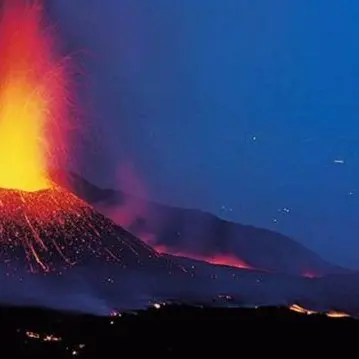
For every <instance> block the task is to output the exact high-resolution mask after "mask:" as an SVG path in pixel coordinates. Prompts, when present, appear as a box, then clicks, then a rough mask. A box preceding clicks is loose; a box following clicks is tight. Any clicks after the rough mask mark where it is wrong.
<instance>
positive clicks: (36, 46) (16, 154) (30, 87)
mask: <svg viewBox="0 0 359 359" xmlns="http://www.w3.org/2000/svg"><path fill="white" fill-rule="evenodd" d="M0 53H1V61H0V168H1V172H0V187H1V188H10V189H18V190H23V191H36V190H40V189H44V188H48V187H50V186H51V181H50V180H49V175H48V171H49V167H50V166H51V165H53V163H50V162H53V161H54V159H55V157H56V160H57V161H58V160H59V155H60V153H61V152H63V148H62V146H63V136H62V134H63V133H62V130H63V129H64V128H65V126H64V123H65V121H66V120H67V116H66V107H67V104H66V99H67V96H66V95H67V93H66V76H65V68H64V60H63V59H61V58H60V59H56V57H55V53H54V39H53V37H52V34H51V33H50V32H49V29H45V28H44V24H43V19H42V6H41V5H40V3H39V2H38V1H26V0H5V1H2V7H1V19H0Z"/></svg>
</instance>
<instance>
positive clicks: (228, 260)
mask: <svg viewBox="0 0 359 359" xmlns="http://www.w3.org/2000/svg"><path fill="white" fill-rule="evenodd" d="M155 249H156V251H157V252H159V253H168V254H172V255H175V256H179V257H187V258H192V259H195V260H199V261H203V262H207V263H211V264H218V265H226V266H231V267H237V268H241V269H254V268H253V267H251V266H250V265H249V264H247V263H246V262H244V261H243V260H241V259H239V258H237V257H235V256H231V255H224V254H220V255H212V256H201V255H198V254H193V253H186V252H178V251H173V250H170V249H168V248H167V247H166V246H159V245H156V246H155Z"/></svg>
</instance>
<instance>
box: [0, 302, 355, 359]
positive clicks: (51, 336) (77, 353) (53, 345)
mask: <svg viewBox="0 0 359 359" xmlns="http://www.w3.org/2000/svg"><path fill="white" fill-rule="evenodd" d="M0 316H1V317H0V327H1V329H0V330H1V341H0V343H1V350H2V356H1V357H4V358H5V357H6V358H25V357H26V358H39V357H43V358H51V359H54V358H69V357H82V358H100V359H103V358H121V357H122V358H129V357H130V356H133V355H136V354H137V355H146V356H147V357H148V356H151V357H153V358H156V357H158V356H163V355H166V356H167V357H172V356H173V357H174V356H175V355H177V354H180V355H181V356H185V355H190V356H193V357H197V358H199V357H203V356H207V355H211V356H213V355H221V357H222V358H223V356H225V357H233V358H234V357H236V358H241V357H244V356H245V357H253V355H265V356H266V357H267V356H268V355H270V356H272V355H275V356H277V357H278V356H285V357H288V358H290V357H292V356H293V355H295V356H297V355H299V354H303V355H306V356H308V357H312V356H313V357H315V356H317V355H320V356H323V355H326V354H327V353H328V355H329V354H330V355H333V354H334V355H336V356H337V355H338V356H339V355H340V357H343V358H346V357H351V356H352V355H353V354H354V352H353V354H349V350H350V349H351V348H353V347H354V346H355V345H356V336H357V335H356V334H357V333H358V330H359V321H357V320H354V319H351V318H327V317H325V316H322V315H305V314H300V313H295V312H293V311H290V310H288V309H286V308H259V309H254V308H253V309H223V308H222V309H213V308H212V309H210V308H208V309H206V308H201V307H189V306H168V305H167V306H161V307H160V308H155V307H154V308H151V309H149V310H147V311H142V312H138V313H137V314H136V313H127V314H124V313H122V314H118V313H113V315H112V316H110V317H107V318H106V317H94V316H89V315H79V314H73V313H59V312H54V311H49V310H42V309H28V308H9V307H2V308H1V309H0ZM346 352H348V355H347V354H346ZM355 352H357V351H355Z"/></svg>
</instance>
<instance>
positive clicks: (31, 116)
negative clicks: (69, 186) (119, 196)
mask: <svg viewBox="0 0 359 359" xmlns="http://www.w3.org/2000/svg"><path fill="white" fill-rule="evenodd" d="M0 53H1V62H0V188H1V189H0V259H1V263H2V264H1V265H2V266H5V267H6V270H7V272H9V271H13V270H14V269H15V270H18V269H20V270H21V269H22V267H24V263H26V264H25V266H26V267H27V269H29V270H30V271H31V272H39V271H45V272H48V271H54V270H59V269H63V268H66V267H69V266H72V265H74V264H78V265H83V264H85V263H86V264H88V262H89V261H93V260H96V259H100V260H101V261H102V262H105V261H106V262H117V263H120V264H122V266H123V267H129V266H131V265H136V266H138V265H141V264H159V263H160V264H161V266H162V267H163V266H165V267H167V268H168V266H169V265H170V263H169V261H168V260H165V259H164V258H163V257H161V256H160V255H158V254H157V253H156V252H155V251H153V250H152V249H151V248H149V247H148V246H146V245H145V244H144V243H142V242H141V241H140V240H138V239H137V238H135V237H134V236H132V235H131V234H129V233H128V232H126V231H124V230H123V229H122V228H120V227H118V226H116V225H115V224H114V223H113V222H112V221H111V220H108V219H107V218H105V217H104V216H102V215H101V214H99V213H97V212H96V211H94V210H93V209H92V207H91V206H90V205H88V204H87V203H85V202H83V201H82V200H80V199H79V198H77V197H76V196H75V195H73V194H72V193H70V192H69V191H67V190H65V189H63V188H61V187H59V186H57V185H56V184H54V183H53V182H52V181H51V179H50V171H49V168H50V167H53V166H54V165H56V164H58V163H59V160H61V158H59V156H60V157H61V156H62V155H63V154H64V151H63V145H64V141H63V140H64V137H65V136H63V135H64V129H66V122H67V121H68V117H67V116H66V113H67V111H66V110H67V109H66V107H67V100H66V99H67V96H66V94H67V89H66V84H67V78H66V71H65V67H64V61H63V59H62V58H57V57H56V56H55V52H54V41H53V37H52V34H51V33H50V32H49V31H48V29H47V28H46V27H44V23H43V18H42V6H41V4H40V3H39V2H38V1H31V2H29V1H25V0H23V1H22V0H7V1H4V2H3V5H2V7H1V22H0Z"/></svg>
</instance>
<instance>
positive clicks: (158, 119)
mask: <svg viewBox="0 0 359 359" xmlns="http://www.w3.org/2000/svg"><path fill="white" fill-rule="evenodd" d="M50 11H51V15H52V17H53V18H54V19H55V20H56V23H57V26H58V29H59V31H60V33H61V34H62V36H63V39H64V40H65V41H66V42H67V44H68V48H69V49H70V50H71V51H75V52H76V51H78V50H79V51H80V52H81V51H82V55H81V56H79V57H81V66H82V67H83V68H84V71H83V72H84V73H85V76H84V78H83V79H82V80H81V81H82V82H83V83H84V88H83V89H82V91H81V94H82V96H81V100H82V108H83V113H84V114H86V116H84V121H88V122H89V123H91V126H90V128H91V130H92V132H94V133H99V135H98V136H97V137H98V138H102V140H100V142H101V144H100V145H99V144H98V143H97V146H98V147H99V148H100V147H101V149H102V150H101V151H103V153H104V154H105V155H102V154H100V152H101V151H95V152H97V153H96V154H95V156H94V158H92V159H91V156H90V155H88V156H87V157H88V158H87V159H86V161H87V162H88V166H87V172H86V173H87V177H89V179H90V180H92V181H94V182H96V183H97V184H100V185H103V186H112V187H113V186H115V185H116V180H115V176H114V173H115V169H116V168H117V166H118V164H119V163H121V162H123V161H125V160H131V161H132V162H133V163H134V165H135V168H136V170H137V171H138V172H139V173H140V177H141V178H142V179H143V181H144V182H145V183H146V185H147V186H148V188H149V196H150V197H151V198H152V199H154V200H156V201H160V202H163V203H169V204H174V205H179V206H184V207H194V208H200V209H203V210H205V211H209V212H212V213H215V214H217V215H219V216H221V217H223V218H226V219H230V220H234V221H239V222H242V223H248V224H253V225H256V226H262V227H266V228H271V229H275V230H278V231H280V232H282V233H284V234H288V235H290V236H292V237H293V238H295V239H297V240H298V241H300V242H302V243H303V244H305V245H306V246H308V247H309V248H311V249H313V250H315V251H317V252H318V253H319V254H321V255H322V256H323V257H324V258H326V259H329V260H332V261H334V262H337V263H339V264H344V265H349V266H352V267H356V268H359V240H358V234H359V221H358V220H357V217H358V213H359V98H358V96H359V67H358V64H359V41H358V38H359V21H358V19H359V4H358V1H356V0H352V1H350V0H343V1H338V0H316V1H312V0H293V1H285V0H282V1H281V0H274V1H266V0H197V1H196V0H181V1H170V0H151V1H148V0H76V1H73V0H67V1H65V0H54V1H53V4H52V7H51V9H50ZM96 142H99V140H98V139H97V141H96ZM85 157H86V156H85ZM86 161H85V162H86ZM90 165H91V166H90Z"/></svg>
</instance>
